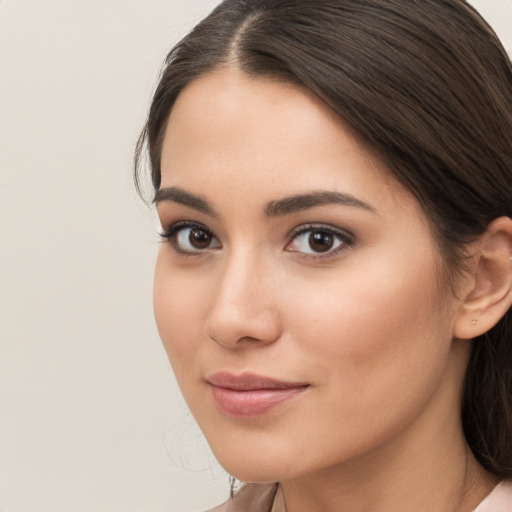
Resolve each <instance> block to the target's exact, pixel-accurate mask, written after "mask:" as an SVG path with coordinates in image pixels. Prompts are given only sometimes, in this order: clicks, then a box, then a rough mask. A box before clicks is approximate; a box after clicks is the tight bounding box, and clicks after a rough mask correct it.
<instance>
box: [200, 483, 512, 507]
mask: <svg viewBox="0 0 512 512" xmlns="http://www.w3.org/2000/svg"><path fill="white" fill-rule="evenodd" d="M276 492H277V484H247V485H245V486H244V487H243V489H242V490H241V491H240V492H239V493H238V494H237V495H236V496H235V497H234V499H232V500H229V501H227V502H226V503H224V504H223V505H219V506H218V507H215V508H213V509H211V510H209V511H207V512H271V510H272V503H273V502H274V498H275V495H276ZM473 512H512V481H508V480H507V481H505V480H504V481H502V482H500V483H499V484H498V485H497V486H496V487H495V488H494V489H493V491H492V492H491V493H490V494H489V495H488V496H487V497H486V498H485V499H484V500H483V501H482V503H480V505H478V507H476V508H475V510H474V511H473Z"/></svg>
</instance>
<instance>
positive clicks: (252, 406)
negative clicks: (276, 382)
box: [211, 386, 307, 418]
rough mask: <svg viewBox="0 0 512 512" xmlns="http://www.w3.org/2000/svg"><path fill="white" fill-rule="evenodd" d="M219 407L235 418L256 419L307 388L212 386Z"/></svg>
mask: <svg viewBox="0 0 512 512" xmlns="http://www.w3.org/2000/svg"><path fill="white" fill-rule="evenodd" d="M211 389H212V394H213V399H214V401H215V403H216V404H217V407H218V408H219V409H220V410H221V412H223V413H224V414H226V415H228V416H233V417H235V418H256V417H258V416H262V415H264V414H267V413H269V412H270V411H273V410H274V409H277V408H278V407H280V406H281V405H284V404H285V403H286V402H289V401H290V400H293V399H294V398H296V397H297V396H298V395H300V394H301V393H303V392H304V391H305V390H306V389H307V386H300V387H297V388H283V389H281V388H276V389H251V390H247V391H237V390H235V389H228V388H221V387H218V386H211Z"/></svg>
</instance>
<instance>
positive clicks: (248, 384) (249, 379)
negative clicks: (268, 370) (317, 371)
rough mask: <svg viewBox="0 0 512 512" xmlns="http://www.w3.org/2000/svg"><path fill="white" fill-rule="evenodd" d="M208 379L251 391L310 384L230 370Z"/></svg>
mask: <svg viewBox="0 0 512 512" xmlns="http://www.w3.org/2000/svg"><path fill="white" fill-rule="evenodd" d="M206 381H207V382H209V383H210V384H212V385H213V386H217V387H220V388H226V389H233V390H235V391H250V390H255V389H291V388H301V387H306V386H308V384H307V383H305V382H286V381H281V380H277V379H273V378H271V377H266V376H264V375H257V374H255V373H242V374H238V375H236V374H234V373H229V372H218V373H213V374H211V375H209V376H208V377H206Z"/></svg>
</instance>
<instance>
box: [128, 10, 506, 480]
mask: <svg viewBox="0 0 512 512" xmlns="http://www.w3.org/2000/svg"><path fill="white" fill-rule="evenodd" d="M229 65H234V66H237V67H239V68H240V69H241V70H243V71H244V72H246V73H248V74H250V75H254V76H266V77H272V78H275V79H280V80H286V81H291V82H294V83H297V84H300V85H302V86H305V87H307V88H308V89H310V90H311V91H313V92H314V93H315V94H316V95H318V96H319V97H320V98H321V99H322V100H323V101H324V102H325V103H326V104H327V105H329V106H330V107H331V108H332V109H333V110H334V111H335V112H336V113H337V114H338V115H339V116H340V117H341V118H342V119H344V121H345V122H346V123H348V124H349V125H350V126H351V128H352V129H353V130H354V132H355V133H357V134H358V135H359V136H360V137H361V139H362V140H363V141H364V142H365V143H366V144H367V145H368V146H369V147H370V148H372V149H373V150H374V151H375V152H376V154H377V155H378V156H379V157H380V158H381V159H382V160H383V161H384V162H385V163H386V164H387V165H388V167H389V169H390V171H391V172H392V173H393V174H394V176H395V177H396V179H397V180H398V181H399V182H400V183H402V184H403V185H404V186H405V187H406V188H407V189H408V190H410V191H411V192H412V193H413V194H414V195H415V197H416V198H417V199H418V201H419V202H420V203H421V204H422V206H423V208H424V210H425V212H426V214H427V215H428V217H429V219H430V221H431V225H432V229H433V232H434V234H435V237H436V239H437V241H438V243H439V247H440V250H441V252H442V254H443V256H444V260H445V262H446V266H447V268H448V269H450V271H451V275H454V273H455V272H457V271H461V269H462V268H463V265H464V256H465V252H464V248H465V245H466V244H467V242H468V241H470V240H473V239H475V238H476V237H478V236H479V235H480V234H482V233H483V232H484V231H485V230H486V228H487V226H488V225H489V223H490V222H491V221H492V220H493V219H495V218H497V217H501V216H508V217H512V66H511V62H510V59H509V58H508V56H507V54H506V52H505V50H504V49H503V47H502V46H501V44H500V42H499V40H498V38H497V37H496V35H495V34H494V32H493V31H492V29H491V28H490V27H489V26H488V25H487V24H486V22H485V21H484V20H483V19H482V18H481V17H480V16H479V15H478V14H477V13H476V11H475V10H474V9H473V8H472V7H470V6H469V5H468V4H467V3H466V2H465V1H464V0H385V1H384V0H226V1H224V2H222V3H221V4H220V5H219V6H218V7H217V8H216V9H215V10H214V11H213V12H212V13H211V14H210V15H209V16H208V17H207V18H206V19H205V20H203V21H202V22H201V23H199V25H197V26H196V27H195V28H194V29H193V30H192V32H191V33H190V34H189V35H187V36H186V37H185V38H184V39H183V40H182V41H181V42H180V43H178V44H177V45H176V46H175V48H174V49H173V50H172V51H171V52H170V53H169V55H168V57H167V60H166V63H165V66H164V69H163V72H162V75H161V78H160V81H159V84H158V87H157V89H156V92H155V95H154V98H153V102H152V105H151V108H150V112H149V116H148V120H147V123H146V126H145V128H144V130H143V132H142V134H141V136H140V139H139V142H138V145H137V151H136V157H135V169H136V172H135V177H136V185H137V188H138V190H139V191H140V185H141V176H140V173H141V168H142V167H143V166H142V165H141V164H142V159H143V158H142V157H143V155H144V154H145V149H146V145H147V149H148V151H149V162H150V170H151V179H152V183H153V187H154V189H155V190H158V188H159V187H160V157H161V149H162V139H163V135H164V132H165V128H166V123H167V120H168V118H169V114H170V112H171V109H172V107H173V104H174V102H175V101H176V99H177V97H178V96H179V94H180V93H181V91H183V89H184V88H185V87H187V85H189V84H190V83H191V82H192V81H194V80H195V79H196V78H198V77H199V76H201V75H203V74H205V73H207V72H209V71H211V70H213V69H215V68H219V67H222V66H229ZM461 411H462V420H463V427H464V432H465V435H466V439H467V441H468V443H469V445H470V447H471V449H472V450H473V452H474V454H475V456H476V458H477V459H478V461H479V462H480V463H481V464H482V466H484V467H485V468H486V469H488V470H489V471H491V472H492V473H494V474H495V475H497V476H499V477H509V478H510V477H512V311H511V310H509V311H508V313H507V314H506V315H505V317H504V318H502V319H501V321H500V322H499V323H498V324H497V325H496V326H495V327H494V328H493V329H492V330H491V331H489V332H488V333H486V334H485V335H483V336H481V337H479V338H477V339H476V340H475V341H474V348H473V351H472V356H471V360H470V363H469V366H468V370H467V375H466V381H465V387H464V390H463V398H462V404H461Z"/></svg>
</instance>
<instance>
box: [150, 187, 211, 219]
mask: <svg viewBox="0 0 512 512" xmlns="http://www.w3.org/2000/svg"><path fill="white" fill-rule="evenodd" d="M162 202H172V203H179V204H182V205H184V206H188V207H189V208H193V209H194V210H197V211H198V212H201V213H204V214H206V215H209V216H210V217H218V215H217V213H216V212H215V210H214V209H213V208H212V207H211V206H210V205H209V204H208V201H206V199H203V198H202V197H199V196H196V195H195V194H191V193H190V192H187V191H186V190H183V189H182V188H180V187H168V188H161V189H160V190H158V191H157V193H156V194H155V198H154V199H153V203H154V204H157V205H158V204H159V203H162Z"/></svg>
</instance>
